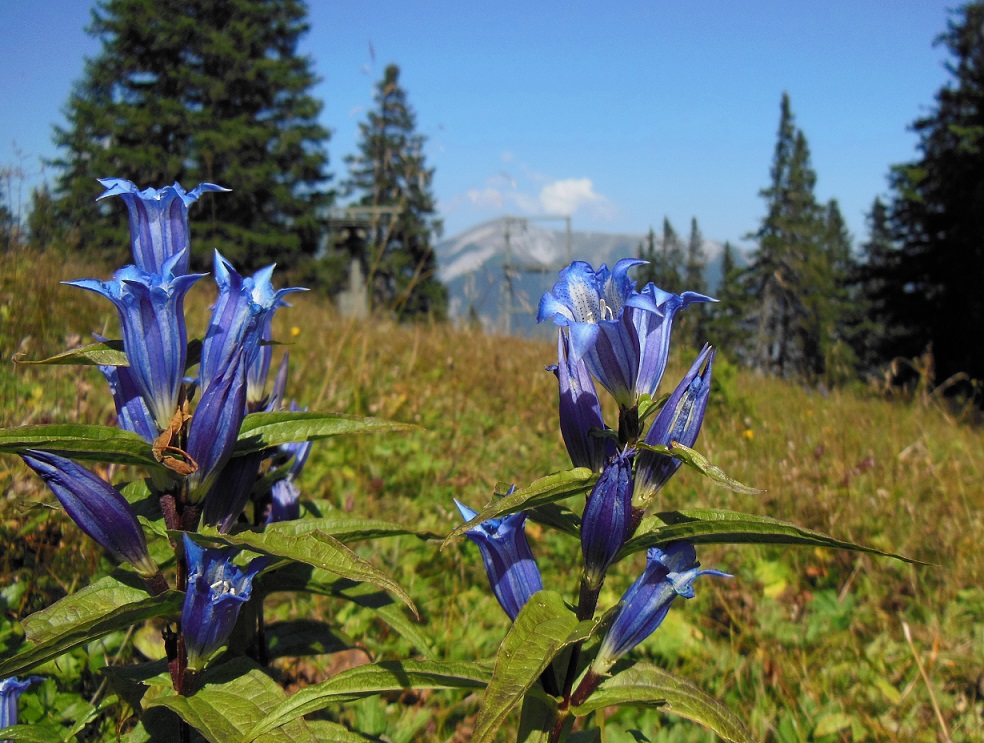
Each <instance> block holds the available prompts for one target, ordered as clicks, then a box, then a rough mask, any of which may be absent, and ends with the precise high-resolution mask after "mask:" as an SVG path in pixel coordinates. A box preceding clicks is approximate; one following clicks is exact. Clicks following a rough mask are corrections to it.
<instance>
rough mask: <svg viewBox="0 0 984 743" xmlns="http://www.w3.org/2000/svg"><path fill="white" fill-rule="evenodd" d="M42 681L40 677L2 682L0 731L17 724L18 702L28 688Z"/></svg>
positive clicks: (0, 687)
mask: <svg viewBox="0 0 984 743" xmlns="http://www.w3.org/2000/svg"><path fill="white" fill-rule="evenodd" d="M41 680H42V679H41V677H40V676H28V677H27V678H26V679H24V680H23V681H18V680H17V679H16V678H8V679H4V680H3V681H0V730H3V729H4V728H7V727H10V726H11V725H16V724H17V700H18V699H20V695H21V694H23V693H24V690H25V689H27V687H28V686H30V685H31V684H33V683H35V682H36V681H41Z"/></svg>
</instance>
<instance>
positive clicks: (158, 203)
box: [99, 178, 229, 275]
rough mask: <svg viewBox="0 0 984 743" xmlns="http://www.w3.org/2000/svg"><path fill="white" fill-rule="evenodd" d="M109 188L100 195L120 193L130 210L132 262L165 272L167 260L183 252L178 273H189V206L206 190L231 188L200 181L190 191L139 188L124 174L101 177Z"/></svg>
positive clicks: (169, 187)
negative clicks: (123, 176) (122, 175)
mask: <svg viewBox="0 0 984 743" xmlns="http://www.w3.org/2000/svg"><path fill="white" fill-rule="evenodd" d="M99 182H100V183H101V184H102V185H104V186H105V187H106V191H105V192H104V193H103V194H102V195H101V196H100V197H99V198H100V199H105V198H106V197H108V196H119V197H120V198H122V199H123V201H124V202H126V208H127V210H128V211H129V212H130V242H131V245H132V247H133V262H134V263H135V264H136V265H137V267H138V268H140V269H142V270H144V271H147V272H148V273H163V269H164V264H165V263H166V262H167V260H168V259H169V258H171V257H172V256H175V255H178V254H179V253H180V254H181V255H182V257H181V259H180V260H179V261H178V262H177V263H176V264H174V266H173V270H174V272H175V274H177V275H182V274H186V273H188V260H189V256H190V253H191V251H190V250H189V245H190V241H189V230H188V207H189V206H190V205H191V204H192V203H194V202H195V201H196V200H197V199H198V197H199V196H201V195H202V194H203V193H204V192H206V191H228V190H229V189H228V188H223V187H222V186H217V185H215V184H214V183H200V184H199V185H198V186H197V187H195V188H194V189H193V190H192V191H191V192H190V193H186V192H185V190H184V189H183V188H181V186H180V185H178V184H177V183H175V184H174V185H173V186H165V187H164V188H161V189H156V188H146V189H144V190H143V191H141V190H140V189H138V188H137V187H136V186H135V185H134V184H133V183H131V182H130V181H127V180H124V179H122V178H100V179H99Z"/></svg>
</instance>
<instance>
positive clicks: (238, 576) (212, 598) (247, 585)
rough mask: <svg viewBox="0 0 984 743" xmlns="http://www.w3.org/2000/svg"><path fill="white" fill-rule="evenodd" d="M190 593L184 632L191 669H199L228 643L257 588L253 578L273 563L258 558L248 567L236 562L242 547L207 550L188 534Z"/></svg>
mask: <svg viewBox="0 0 984 743" xmlns="http://www.w3.org/2000/svg"><path fill="white" fill-rule="evenodd" d="M184 548H185V560H186V562H187V564H188V593H187V594H186V595H185V601H184V607H183V608H182V610H181V632H182V634H183V636H184V641H185V649H186V650H187V651H188V668H190V669H192V670H194V671H199V670H201V669H202V668H203V667H204V665H205V661H206V660H208V657H209V656H210V655H212V653H214V652H215V651H216V650H218V649H219V648H220V647H222V646H223V645H225V643H226V641H227V640H228V639H229V635H231V634H232V630H233V628H234V627H235V626H236V619H238V617H239V610H240V608H241V607H242V605H243V604H244V603H246V602H247V601H248V600H249V597H250V595H251V594H252V591H253V578H255V577H256V575H257V574H258V573H259V572H260V571H261V570H263V569H264V568H265V567H267V565H269V564H270V558H265V557H259V558H256V559H254V560H253V561H252V562H251V563H250V564H249V567H248V568H246V569H245V570H244V569H243V568H240V567H238V566H236V565H233V564H232V559H233V558H234V557H235V556H236V554H238V552H239V550H230V549H205V548H204V547H201V546H199V545H198V544H196V543H195V542H194V541H192V540H191V539H190V538H189V537H188V535H187V534H185V536H184Z"/></svg>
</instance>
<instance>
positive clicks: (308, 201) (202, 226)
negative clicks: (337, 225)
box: [55, 0, 329, 270]
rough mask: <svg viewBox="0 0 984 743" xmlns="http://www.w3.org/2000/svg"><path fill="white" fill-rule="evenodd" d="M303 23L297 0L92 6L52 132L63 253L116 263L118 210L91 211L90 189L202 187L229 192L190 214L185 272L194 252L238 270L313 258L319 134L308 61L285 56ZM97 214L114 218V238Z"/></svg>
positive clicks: (323, 156)
mask: <svg viewBox="0 0 984 743" xmlns="http://www.w3.org/2000/svg"><path fill="white" fill-rule="evenodd" d="M306 16H307V8H306V6H305V4H304V3H303V2H302V1H301V0H169V1H168V2H166V3H162V2H159V0H101V2H99V3H98V4H97V5H96V8H95V9H94V10H93V12H92V23H91V25H90V26H89V28H88V32H89V34H90V35H92V36H94V37H96V38H98V39H99V40H100V41H101V42H102V51H101V52H100V53H99V54H98V55H96V56H95V57H94V58H92V59H89V60H87V61H86V66H85V72H84V75H83V78H82V80H81V81H80V82H78V83H77V84H76V87H75V90H74V92H73V93H72V95H71V97H70V99H69V101H68V104H67V107H66V116H67V119H68V125H67V126H66V127H65V128H58V129H56V135H55V139H56V142H57V143H58V145H59V146H60V148H61V150H62V154H61V156H60V158H59V159H58V160H57V161H56V162H55V165H57V166H58V167H59V168H60V175H59V177H58V181H57V189H56V197H57V207H58V211H59V213H60V214H62V215H65V216H64V219H65V220H66V223H65V226H67V227H69V228H70V235H69V237H70V238H71V240H70V242H71V243H72V244H74V245H75V246H76V247H77V248H78V249H79V250H82V251H85V252H87V253H88V252H94V251H102V252H105V253H107V254H109V255H112V256H113V257H114V260H117V259H121V258H122V257H123V256H124V255H125V251H126V245H127V240H126V237H125V235H126V232H125V225H126V222H127V220H126V217H125V211H124V210H123V209H122V208H118V207H117V206H115V205H107V206H104V207H100V206H97V205H95V204H93V199H94V198H95V197H96V196H98V195H99V193H100V187H99V184H98V183H96V182H95V179H96V178H105V177H119V178H127V179H129V180H131V181H133V182H134V183H136V184H137V185H138V186H140V187H141V188H143V187H146V186H154V187H160V186H164V185H169V184H170V183H171V182H172V181H175V180H177V181H179V182H180V183H181V184H182V185H183V186H185V187H186V188H188V189H190V188H193V187H194V186H195V185H197V184H198V183H199V182H203V181H206V182H213V183H218V184H220V185H223V186H226V187H228V188H231V189H232V192H231V193H228V194H222V195H221V196H218V195H215V196H213V197H209V198H208V199H207V200H205V201H204V202H203V203H201V204H198V205H196V206H194V207H193V208H192V209H191V220H192V222H193V223H195V227H194V231H195V234H196V236H197V239H196V241H195V243H194V244H195V245H198V246H202V248H201V250H202V252H201V253H196V254H195V255H193V256H192V259H193V263H194V264H195V265H196V266H198V267H201V266H203V265H210V264H211V255H210V254H207V253H206V251H205V246H207V248H208V250H209V251H210V250H211V248H213V247H216V248H219V249H220V250H221V251H222V252H223V254H224V255H226V257H228V258H229V259H231V260H233V261H234V262H235V263H236V265H237V266H238V267H239V268H240V269H244V270H250V269H253V268H256V267H259V266H262V265H265V264H268V263H270V262H272V261H277V262H278V263H280V264H281V266H282V267H283V268H288V269H290V268H293V267H295V266H297V265H298V264H299V263H302V262H303V261H304V259H305V257H307V256H313V255H314V254H315V252H316V251H317V250H318V247H319V243H320V239H321V235H322V232H323V225H322V216H323V215H322V214H321V212H322V210H323V208H324V207H325V206H327V204H328V203H329V196H328V195H327V192H326V190H325V187H326V185H327V177H326V172H325V168H326V165H327V162H328V156H327V152H326V149H325V146H326V143H327V141H328V136H329V135H328V131H327V130H326V129H325V128H323V127H322V126H321V125H320V124H318V123H317V117H318V114H319V112H320V110H321V103H320V102H319V101H317V100H316V99H314V98H313V97H312V96H311V95H310V90H311V87H312V86H313V85H314V83H315V82H316V78H315V76H314V73H313V72H312V69H311V67H312V65H311V60H310V59H308V58H306V57H303V56H299V55H298V53H297V44H298V40H299V39H300V37H301V36H302V35H303V34H304V33H305V32H306V31H307V28H308V26H307V22H306ZM120 206H121V205H120ZM100 208H106V209H109V208H113V209H117V211H119V220H118V224H117V225H116V227H115V228H114V227H112V226H109V227H107V226H106V224H107V220H106V219H104V218H97V217H96V213H95V212H96V210H97V209H100Z"/></svg>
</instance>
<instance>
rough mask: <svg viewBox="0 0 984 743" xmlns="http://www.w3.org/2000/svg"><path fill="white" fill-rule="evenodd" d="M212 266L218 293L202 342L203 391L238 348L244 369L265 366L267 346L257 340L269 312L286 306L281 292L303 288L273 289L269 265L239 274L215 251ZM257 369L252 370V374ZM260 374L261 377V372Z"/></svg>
mask: <svg viewBox="0 0 984 743" xmlns="http://www.w3.org/2000/svg"><path fill="white" fill-rule="evenodd" d="M214 266H215V282H216V284H218V286H219V296H218V299H217V300H216V302H215V305H214V306H213V307H212V319H211V322H210V323H209V326H208V330H207V331H206V333H205V340H204V341H203V343H202V363H201V372H200V376H201V380H202V388H203V389H206V390H207V389H208V386H209V385H210V384H211V382H212V380H213V379H216V378H217V377H218V376H219V375H220V374H221V370H222V369H224V368H225V367H226V366H227V365H228V364H229V358H230V357H231V355H232V354H233V353H234V352H235V351H236V349H238V348H243V349H244V351H245V354H246V365H247V368H251V367H253V366H254V365H258V366H259V367H260V369H259V370H258V371H262V370H263V367H264V366H265V367H266V368H267V369H269V353H268V351H269V346H261V341H262V340H264V338H263V336H264V333H267V334H269V331H270V320H271V319H272V317H273V313H274V312H275V311H276V310H277V308H278V307H285V306H287V303H286V302H284V300H283V297H284V296H285V295H287V294H290V293H291V292H297V291H307V290H306V289H302V288H300V287H293V288H286V289H274V288H273V283H272V281H271V279H272V277H273V269H274V267H273V266H267V267H266V268H262V269H260V270H259V271H257V272H256V273H255V274H254V275H253V276H248V277H243V276H240V275H239V273H238V272H237V271H236V270H235V269H234V268H233V267H232V264H231V263H229V261H227V260H226V259H225V258H223V257H222V256H221V255H219V253H218V251H216V252H215V262H214ZM266 340H269V338H267V339H266ZM258 371H253V376H254V377H255V376H256V374H257V373H258ZM263 376H264V378H265V376H266V374H265V372H264V373H263Z"/></svg>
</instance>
